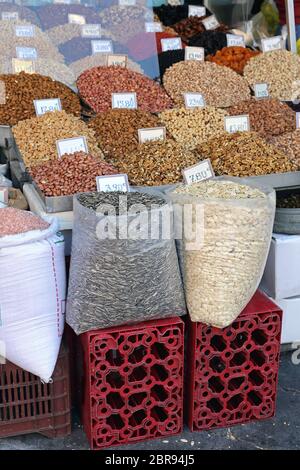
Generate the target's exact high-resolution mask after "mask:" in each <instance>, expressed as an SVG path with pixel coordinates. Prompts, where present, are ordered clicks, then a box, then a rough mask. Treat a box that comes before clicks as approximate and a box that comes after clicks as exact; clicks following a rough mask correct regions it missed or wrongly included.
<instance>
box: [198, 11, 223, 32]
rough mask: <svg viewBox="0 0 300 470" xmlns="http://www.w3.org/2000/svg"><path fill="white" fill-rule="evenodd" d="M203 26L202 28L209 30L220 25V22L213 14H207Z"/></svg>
mask: <svg viewBox="0 0 300 470" xmlns="http://www.w3.org/2000/svg"><path fill="white" fill-rule="evenodd" d="M202 23H203V26H204V28H205V29H206V30H207V31H209V30H212V29H216V28H218V27H219V26H220V23H219V22H218V20H217V18H216V17H215V15H211V16H209V17H208V18H205V19H204V20H203V21H202Z"/></svg>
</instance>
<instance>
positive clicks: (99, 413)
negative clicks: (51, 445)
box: [80, 317, 184, 450]
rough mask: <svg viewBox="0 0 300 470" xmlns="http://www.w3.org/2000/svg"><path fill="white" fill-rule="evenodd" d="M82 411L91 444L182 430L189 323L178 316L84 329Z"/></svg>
mask: <svg viewBox="0 0 300 470" xmlns="http://www.w3.org/2000/svg"><path fill="white" fill-rule="evenodd" d="M80 340H81V346H82V353H83V367H84V371H83V396H82V405H81V415H82V421H83V426H84V430H85V432H86V434H87V436H88V439H89V442H90V446H91V448H92V449H94V450H96V449H100V448H103V447H109V446H111V445H118V444H125V443H130V442H136V441H141V440H147V439H153V438H158V437H164V436H170V435H173V434H178V433H180V432H181V431H182V426H183V362H184V361H183V356H184V323H183V321H182V320H181V319H180V318H178V317H175V318H168V319H165V320H156V321H155V320H153V321H150V322H146V323H139V324H137V325H131V326H129V327H128V326H123V327H118V328H109V329H106V330H97V331H91V332H88V333H84V334H83V335H81V337H80Z"/></svg>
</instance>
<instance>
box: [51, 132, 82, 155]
mask: <svg viewBox="0 0 300 470" xmlns="http://www.w3.org/2000/svg"><path fill="white" fill-rule="evenodd" d="M56 148H57V154H58V158H61V157H62V156H63V155H65V154H66V153H74V152H85V153H88V145H87V141H86V138H85V137H84V136H80V137H72V138H70V139H61V140H57V141H56Z"/></svg>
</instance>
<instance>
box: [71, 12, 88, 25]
mask: <svg viewBox="0 0 300 470" xmlns="http://www.w3.org/2000/svg"><path fill="white" fill-rule="evenodd" d="M68 22H69V23H71V24H85V17H84V16H82V15H75V14H73V13H69V14H68Z"/></svg>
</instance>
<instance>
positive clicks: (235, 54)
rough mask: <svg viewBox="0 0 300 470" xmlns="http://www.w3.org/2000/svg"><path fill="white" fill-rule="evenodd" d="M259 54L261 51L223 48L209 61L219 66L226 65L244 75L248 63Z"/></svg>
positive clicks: (244, 48)
mask: <svg viewBox="0 0 300 470" xmlns="http://www.w3.org/2000/svg"><path fill="white" fill-rule="evenodd" d="M258 54H260V52H259V51H252V50H251V49H248V48H246V47H240V46H235V47H223V49H221V50H220V51H217V52H216V53H215V55H209V56H208V57H207V60H209V61H210V62H214V63H215V64H218V65H225V66H226V67H230V68H231V69H232V70H234V71H235V72H238V73H241V74H242V73H243V71H244V67H245V65H246V64H247V62H248V61H249V60H250V59H251V58H252V57H255V56H257V55H258Z"/></svg>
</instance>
